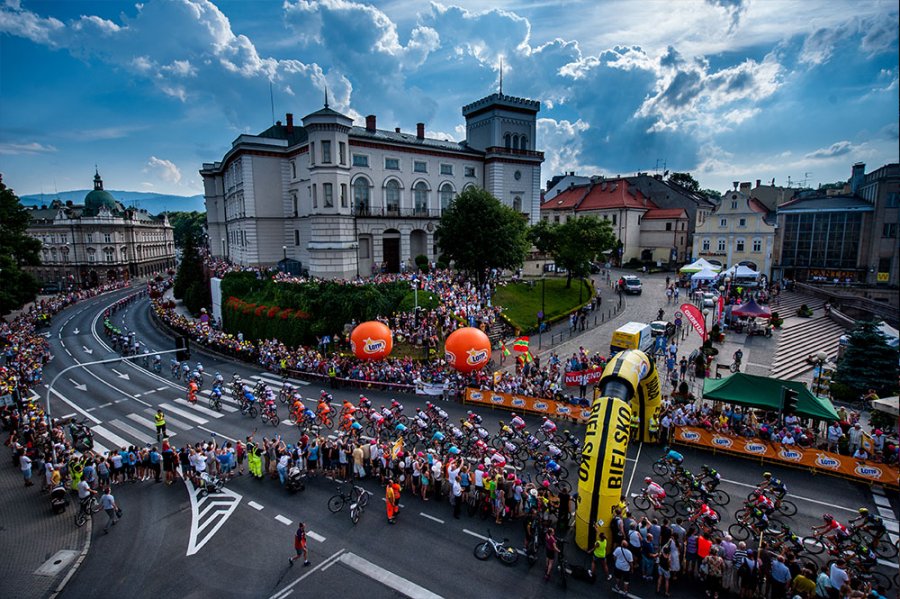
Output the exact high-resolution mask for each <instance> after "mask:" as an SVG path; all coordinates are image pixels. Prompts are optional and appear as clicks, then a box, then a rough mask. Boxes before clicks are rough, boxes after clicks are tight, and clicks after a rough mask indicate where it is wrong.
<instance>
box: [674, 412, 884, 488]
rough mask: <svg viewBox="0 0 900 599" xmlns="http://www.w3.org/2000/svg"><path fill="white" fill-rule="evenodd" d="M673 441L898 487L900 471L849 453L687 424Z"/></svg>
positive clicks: (677, 429)
mask: <svg viewBox="0 0 900 599" xmlns="http://www.w3.org/2000/svg"><path fill="white" fill-rule="evenodd" d="M674 439H675V442H676V443H685V444H688V445H699V446H702V447H708V448H710V449H713V450H715V451H726V452H729V453H735V454H739V455H742V456H744V457H748V458H756V459H761V460H767V461H770V462H776V463H781V464H785V465H788V466H798V467H803V468H808V469H810V470H813V471H814V472H824V473H826V474H832V475H834V476H843V477H846V478H852V479H854V480H858V481H862V482H867V483H880V484H882V485H885V486H888V487H891V488H893V489H897V488H900V483H898V476H900V470H898V469H897V468H896V467H895V466H888V465H885V464H878V463H875V462H873V461H865V462H863V461H861V460H856V459H853V458H852V457H851V456H845V455H840V454H837V453H832V452H829V451H823V450H820V449H813V448H811V447H797V446H791V445H780V444H777V443H767V442H765V441H761V440H759V439H749V438H746V437H732V436H730V435H723V434H720V433H715V432H711V431H707V430H705V429H702V428H695V427H690V426H681V427H676V429H675V437H674Z"/></svg>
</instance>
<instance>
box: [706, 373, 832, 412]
mask: <svg viewBox="0 0 900 599" xmlns="http://www.w3.org/2000/svg"><path fill="white" fill-rule="evenodd" d="M782 387H787V388H789V389H793V390H795V391H796V392H797V415H798V416H804V417H807V418H819V419H821V420H837V419H838V415H837V412H835V411H834V406H833V405H831V401H830V400H828V399H826V398H824V397H816V396H815V395H813V394H812V393H811V392H810V391H809V389H807V388H806V385H804V384H803V383H801V382H799V381H786V380H782V379H773V378H769V377H766V376H755V375H752V374H744V373H743V372H738V373H736V374H732V375H731V376H727V377H725V378H722V379H706V380H705V381H704V382H703V398H704V399H710V400H713V401H724V402H728V403H735V404H740V405H743V406H751V407H754V408H761V409H765V410H775V411H777V410H779V409H780V408H781V393H782V391H781V388H782Z"/></svg>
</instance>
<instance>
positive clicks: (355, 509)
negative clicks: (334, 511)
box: [350, 487, 372, 524]
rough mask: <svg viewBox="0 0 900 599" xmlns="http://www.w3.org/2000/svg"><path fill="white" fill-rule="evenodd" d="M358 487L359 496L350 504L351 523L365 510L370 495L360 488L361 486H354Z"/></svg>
mask: <svg viewBox="0 0 900 599" xmlns="http://www.w3.org/2000/svg"><path fill="white" fill-rule="evenodd" d="M356 488H357V489H360V491H359V497H358V498H357V500H356V501H355V502H353V503H351V504H350V521H351V522H353V524H356V523H357V522H359V517H360V516H362V513H363V512H364V511H365V509H366V506H367V505H369V497H371V495H372V494H371V493H369V492H368V491H366V490H365V489H362V488H361V487H356Z"/></svg>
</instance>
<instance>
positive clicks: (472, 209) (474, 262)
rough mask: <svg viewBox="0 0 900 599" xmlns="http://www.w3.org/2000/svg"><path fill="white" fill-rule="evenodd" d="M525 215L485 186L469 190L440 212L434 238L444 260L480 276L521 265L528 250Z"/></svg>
mask: <svg viewBox="0 0 900 599" xmlns="http://www.w3.org/2000/svg"><path fill="white" fill-rule="evenodd" d="M527 233H528V224H527V222H526V220H525V219H524V218H523V216H522V215H521V214H520V213H518V212H516V211H515V210H513V209H512V208H510V207H508V206H504V205H503V204H502V203H501V202H500V200H498V199H497V198H495V197H494V196H492V195H491V194H490V193H488V192H487V191H485V190H483V189H474V188H471V189H467V190H466V191H463V192H462V193H461V194H459V195H458V196H456V198H455V199H454V200H453V201H452V202H451V203H450V206H449V207H448V208H447V209H446V210H444V212H443V214H442V215H441V222H440V224H438V227H437V230H436V231H435V233H434V235H435V240H436V242H437V244H438V246H439V247H440V249H441V253H442V254H443V256H444V259H445V260H453V261H454V262H455V263H456V268H458V269H460V270H464V271H467V272H468V273H469V274H471V275H474V276H476V277H477V278H479V279H481V278H482V277H483V275H484V272H485V271H486V270H489V269H491V268H518V267H519V266H521V265H522V263H523V262H524V260H525V256H526V255H527V253H528V249H529V243H528V234H527Z"/></svg>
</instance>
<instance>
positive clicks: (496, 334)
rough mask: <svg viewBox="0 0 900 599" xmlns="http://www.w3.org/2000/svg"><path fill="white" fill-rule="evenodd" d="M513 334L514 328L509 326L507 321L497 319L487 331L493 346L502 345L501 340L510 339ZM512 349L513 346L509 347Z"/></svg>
mask: <svg viewBox="0 0 900 599" xmlns="http://www.w3.org/2000/svg"><path fill="white" fill-rule="evenodd" d="M510 335H512V330H511V329H510V328H509V325H507V324H506V323H505V322H503V321H501V320H500V319H497V321H496V322H494V324H492V325H491V328H489V329H488V331H487V336H488V339H490V340H491V347H497V348H499V347H500V341H501V340H502V339H508V338H509V337H510ZM509 349H510V351H512V347H510V348H509Z"/></svg>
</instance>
